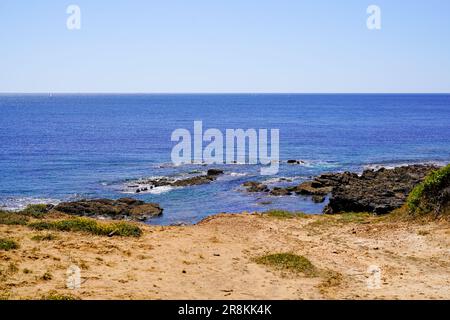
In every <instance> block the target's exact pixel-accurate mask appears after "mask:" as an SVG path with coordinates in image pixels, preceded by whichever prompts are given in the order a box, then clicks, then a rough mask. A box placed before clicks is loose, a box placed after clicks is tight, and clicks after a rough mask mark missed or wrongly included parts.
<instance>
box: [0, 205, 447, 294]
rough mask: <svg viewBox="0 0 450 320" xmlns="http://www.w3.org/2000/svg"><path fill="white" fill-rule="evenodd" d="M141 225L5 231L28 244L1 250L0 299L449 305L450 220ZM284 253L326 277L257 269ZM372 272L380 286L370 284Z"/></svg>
mask: <svg viewBox="0 0 450 320" xmlns="http://www.w3.org/2000/svg"><path fill="white" fill-rule="evenodd" d="M140 226H141V228H142V229H143V235H142V236H141V237H139V238H134V237H105V236H92V235H89V234H86V233H79V232H60V231H51V232H47V231H36V230H31V229H30V228H28V227H26V226H7V225H0V234H2V236H3V237H9V238H13V239H14V240H16V241H17V242H18V243H19V244H20V247H19V248H18V249H16V250H11V251H0V294H1V297H2V298H3V299H43V298H51V297H54V296H57V297H59V296H62V297H65V296H68V297H73V298H77V299H449V298H450V259H449V254H450V237H449V235H450V223H449V222H448V221H444V220H428V221H426V222H424V221H417V220H416V221H412V220H405V219H404V218H397V217H395V215H394V216H384V217H373V216H368V215H360V214H359V215H351V214H345V215H337V216H325V215H308V216H303V215H302V216H298V217H294V218H290V217H285V218H282V217H281V218H280V217H275V216H266V215H261V214H246V213H244V214H236V215H216V216H212V217H209V218H207V219H205V220H204V221H202V222H200V223H199V224H197V225H191V226H171V227H162V226H147V225H141V224H140ZM49 233H51V234H52V237H51V238H52V239H51V240H47V241H46V240H42V241H36V237H35V236H36V235H48V234H49ZM33 237H34V238H33ZM32 238H33V239H34V240H32ZM275 253H293V254H296V255H299V256H303V257H305V258H307V259H308V260H309V261H310V262H311V263H312V265H313V266H314V268H315V269H316V270H317V273H316V274H315V275H305V274H302V273H295V272H290V271H289V270H284V271H283V270H279V269H276V268H273V267H271V266H267V265H261V264H258V263H256V262H255V259H256V258H258V257H261V256H263V255H267V254H275ZM71 265H76V266H78V267H79V268H80V269H81V287H80V288H78V289H75V290H72V289H68V288H67V286H66V280H67V269H68V268H69V267H70V266H71ZM371 266H372V267H371ZM373 266H376V267H377V268H379V281H377V280H376V279H375V280H376V281H375V282H373V281H374V279H372V278H371V277H374V274H373V273H371V272H372V271H371V269H370V268H372V269H373ZM375 276H377V275H375ZM374 283H375V286H373V284H374ZM371 284H372V285H371Z"/></svg>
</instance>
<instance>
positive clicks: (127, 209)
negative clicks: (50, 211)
mask: <svg viewBox="0 0 450 320" xmlns="http://www.w3.org/2000/svg"><path fill="white" fill-rule="evenodd" d="M54 210H56V211H59V212H62V213H66V214H69V215H74V216H86V217H94V218H108V219H114V220H116V219H127V220H139V221H144V220H147V219H149V218H153V217H156V216H160V215H161V214H162V213H163V209H162V208H161V207H160V206H159V205H158V204H156V203H145V202H144V201H140V200H136V199H132V198H122V199H118V200H110V199H94V200H80V201H74V202H62V203H60V204H58V205H57V206H55V207H54Z"/></svg>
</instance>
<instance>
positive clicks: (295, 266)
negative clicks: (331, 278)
mask: <svg viewBox="0 0 450 320" xmlns="http://www.w3.org/2000/svg"><path fill="white" fill-rule="evenodd" d="M255 262H256V263H259V264H263V265H267V266H270V267H274V268H276V269H278V270H286V271H291V272H296V273H303V274H304V275H306V276H309V277H314V276H316V275H317V272H318V271H317V268H316V267H315V266H314V265H313V264H312V263H311V261H309V260H308V259H307V258H305V257H303V256H298V255H296V254H292V253H275V254H269V255H265V256H262V257H259V258H256V259H255Z"/></svg>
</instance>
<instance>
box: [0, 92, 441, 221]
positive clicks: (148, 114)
mask: <svg viewBox="0 0 450 320" xmlns="http://www.w3.org/2000/svg"><path fill="white" fill-rule="evenodd" d="M196 120H201V121H203V126H204V129H205V130H206V129H208V128H217V129H220V130H222V131H223V132H225V130H226V129H237V128H241V129H249V128H254V129H262V128H266V129H272V128H276V129H279V130H280V159H281V160H282V162H281V164H280V170H279V173H278V174H277V175H276V176H261V175H260V170H259V169H260V167H259V165H248V164H244V163H237V164H232V165H210V166H205V165H201V164H200V165H194V164H191V165H182V166H174V165H172V162H171V151H172V148H173V146H174V145H175V144H176V142H172V141H171V134H172V132H173V131H174V130H175V129H178V128H185V129H188V130H190V131H193V125H194V121H196ZM288 159H297V160H302V162H301V164H298V165H292V164H287V163H286V160H288ZM448 162H450V95H438V94H435V95H418V94H414V95H403V94H402V95H394V94H390V95H383V94H376V95H351V94H348V95H345V94H343V95H333V94H325V95H314V94H310V95H309V94H305V95H302V94H170V95H169V94H167V95H165V94H148V95H140V94H133V95H132V94H130V95H100V94H99V95H94V94H93V95H81V94H80V95H78V94H77V95H62V94H61V95H57V94H55V95H13V94H10V95H1V96H0V206H1V207H4V208H7V209H20V208H22V207H24V206H25V205H27V204H30V203H41V202H51V203H56V202H59V201H65V200H76V199H80V198H100V197H106V198H114V199H115V198H121V197H135V198H138V199H141V200H145V201H148V202H157V203H159V204H160V205H161V206H162V207H163V208H164V214H163V216H162V217H160V218H156V219H153V220H151V221H150V222H149V223H152V224H164V225H167V224H177V223H195V222H197V221H199V220H201V219H202V218H204V217H206V216H208V215H211V214H216V213H220V212H232V213H237V212H243V211H251V212H253V211H265V210H268V209H273V208H279V209H288V210H299V211H304V212H307V213H320V212H321V210H322V208H323V206H324V203H322V204H316V203H314V202H313V201H312V200H311V199H309V198H308V197H300V196H289V197H273V196H268V195H261V194H250V193H246V192H243V190H242V187H241V186H242V184H243V183H244V182H246V181H264V182H265V183H267V184H268V185H277V184H287V183H295V184H298V183H300V182H302V181H304V180H307V179H309V178H310V177H312V176H315V175H318V174H320V173H323V172H338V171H345V170H350V171H355V172H360V171H362V170H364V169H365V168H376V167H380V166H387V167H389V166H399V165H404V164H411V163H440V164H444V163H448ZM210 168H220V169H223V170H224V171H225V174H224V175H222V176H220V177H219V178H218V179H217V180H216V181H214V182H212V183H210V184H207V185H199V186H188V187H182V188H170V187H166V188H164V187H161V188H156V189H154V190H150V191H149V192H142V193H139V194H135V193H132V192H130V191H129V190H128V189H127V185H129V184H130V183H133V181H136V180H140V179H146V178H149V177H183V176H189V175H192V174H196V173H198V174H200V173H203V172H206V171H207V170H208V169H210Z"/></svg>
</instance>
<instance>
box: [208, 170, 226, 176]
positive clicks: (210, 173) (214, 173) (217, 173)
mask: <svg viewBox="0 0 450 320" xmlns="http://www.w3.org/2000/svg"><path fill="white" fill-rule="evenodd" d="M221 174H223V170H220V169H209V170H208V172H207V173H206V175H207V176H220V175H221Z"/></svg>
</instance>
